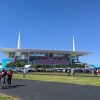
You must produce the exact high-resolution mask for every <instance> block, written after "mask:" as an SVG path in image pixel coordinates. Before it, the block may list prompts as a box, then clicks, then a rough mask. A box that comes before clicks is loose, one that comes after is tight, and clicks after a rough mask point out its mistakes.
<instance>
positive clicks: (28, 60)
mask: <svg viewBox="0 0 100 100" xmlns="http://www.w3.org/2000/svg"><path fill="white" fill-rule="evenodd" d="M27 55H28V56H27V57H28V59H27V62H28V65H29V64H30V54H29V52H28V53H27Z"/></svg>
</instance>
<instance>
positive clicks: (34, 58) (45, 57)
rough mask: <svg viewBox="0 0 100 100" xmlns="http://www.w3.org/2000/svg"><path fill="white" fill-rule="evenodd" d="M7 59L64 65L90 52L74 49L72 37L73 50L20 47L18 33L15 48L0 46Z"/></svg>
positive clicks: (27, 62) (76, 60) (28, 62)
mask: <svg viewBox="0 0 100 100" xmlns="http://www.w3.org/2000/svg"><path fill="white" fill-rule="evenodd" d="M0 51H2V52H3V53H5V54H6V55H7V57H8V58H9V59H13V60H14V61H21V62H24V63H26V64H40V65H41V64H42V65H66V64H71V63H73V62H76V63H77V62H78V63H79V57H80V56H83V55H87V54H90V52H80V51H75V44H74V37H73V51H58V50H36V49H21V48H20V33H19V36H18V47H17V48H0Z"/></svg>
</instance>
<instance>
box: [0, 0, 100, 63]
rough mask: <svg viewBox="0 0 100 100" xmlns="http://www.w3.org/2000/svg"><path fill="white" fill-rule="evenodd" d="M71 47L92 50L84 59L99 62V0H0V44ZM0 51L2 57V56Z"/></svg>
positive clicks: (53, 47)
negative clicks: (18, 41) (19, 37)
mask: <svg viewBox="0 0 100 100" xmlns="http://www.w3.org/2000/svg"><path fill="white" fill-rule="evenodd" d="M19 30H20V32H21V48H34V49H50V50H53V49H54V50H72V35H73V33H74V35H75V43H76V50H77V51H89V52H93V54H91V55H88V56H83V59H82V61H83V62H87V63H89V64H100V53H99V52H100V46H99V43H100V38H99V37H100V0H0V37H1V38H0V47H7V48H16V47H17V37H18V31H19ZM3 57H4V55H3V53H1V52H0V58H3Z"/></svg>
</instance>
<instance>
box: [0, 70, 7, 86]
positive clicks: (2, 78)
mask: <svg viewBox="0 0 100 100" xmlns="http://www.w3.org/2000/svg"><path fill="white" fill-rule="evenodd" d="M6 75H7V72H6V71H5V69H3V70H2V77H1V84H2V87H6Z"/></svg>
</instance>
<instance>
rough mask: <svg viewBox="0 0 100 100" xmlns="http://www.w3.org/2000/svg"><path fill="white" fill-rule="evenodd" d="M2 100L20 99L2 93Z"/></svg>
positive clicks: (0, 97) (0, 99)
mask: <svg viewBox="0 0 100 100" xmlns="http://www.w3.org/2000/svg"><path fill="white" fill-rule="evenodd" d="M0 100H19V99H17V98H14V97H12V96H8V95H5V94H3V93H0Z"/></svg>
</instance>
